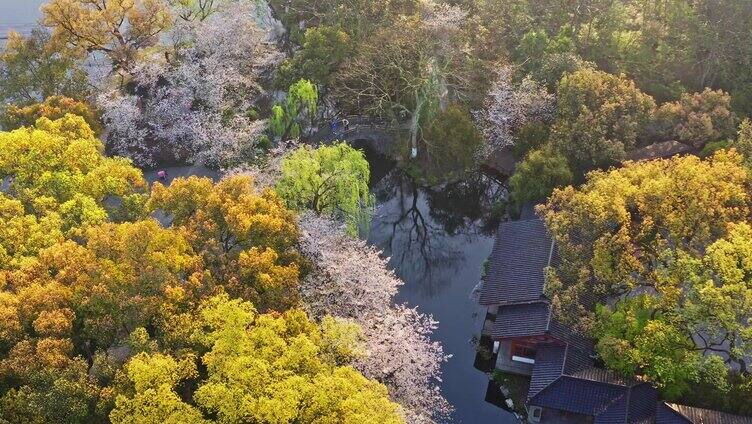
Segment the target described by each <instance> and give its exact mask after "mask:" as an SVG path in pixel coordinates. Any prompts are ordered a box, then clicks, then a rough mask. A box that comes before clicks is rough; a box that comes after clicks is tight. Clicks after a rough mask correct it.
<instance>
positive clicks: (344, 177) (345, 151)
mask: <svg viewBox="0 0 752 424" xmlns="http://www.w3.org/2000/svg"><path fill="white" fill-rule="evenodd" d="M369 178H370V170H369V168H368V162H367V161H366V159H365V157H364V156H363V153H362V152H360V151H358V150H355V149H353V148H352V147H350V146H348V145H347V144H345V143H337V144H333V145H331V146H322V147H319V148H317V149H312V148H310V147H307V146H305V147H301V148H298V149H297V150H295V151H293V152H292V153H290V154H289V156H287V157H286V158H285V159H284V160H283V162H282V177H281V178H280V180H279V182H278V183H277V186H276V189H277V193H279V195H280V197H282V198H283V199H284V200H285V203H286V204H287V205H288V206H289V207H291V208H293V209H297V210H305V209H309V210H312V211H314V212H316V213H319V214H329V215H332V216H335V217H338V218H341V219H344V220H345V221H346V222H347V223H348V227H349V229H350V231H351V233H355V232H356V231H357V225H358V223H359V221H360V215H361V214H362V213H363V211H364V209H367V208H369V207H370V205H371V198H370V194H369V191H368V181H369Z"/></svg>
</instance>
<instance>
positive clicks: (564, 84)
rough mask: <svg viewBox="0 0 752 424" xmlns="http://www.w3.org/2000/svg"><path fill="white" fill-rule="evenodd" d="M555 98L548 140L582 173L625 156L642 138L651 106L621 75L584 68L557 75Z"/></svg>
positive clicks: (649, 100) (652, 102)
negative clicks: (555, 116) (554, 119)
mask: <svg viewBox="0 0 752 424" xmlns="http://www.w3.org/2000/svg"><path fill="white" fill-rule="evenodd" d="M556 101H557V118H556V122H555V123H554V125H553V127H552V129H551V140H552V141H553V142H554V144H555V146H556V148H557V150H558V151H560V152H561V153H562V154H564V156H565V157H566V158H567V159H568V160H569V163H570V164H571V165H572V167H573V169H574V170H575V171H576V172H577V173H579V174H580V175H582V174H583V173H585V172H587V171H589V170H592V169H595V168H606V167H608V166H611V165H614V164H616V163H618V162H619V161H621V160H623V159H624V157H625V153H626V152H627V151H629V150H630V149H632V148H634V147H635V146H637V145H638V143H639V142H640V141H642V137H643V134H644V128H645V127H646V125H647V124H648V123H649V122H650V120H651V119H652V114H653V111H654V109H655V102H654V101H653V99H652V97H650V96H649V95H647V94H644V93H642V92H641V91H640V90H639V89H638V88H637V87H636V86H635V84H634V82H633V81H630V80H629V79H627V78H626V77H625V76H623V75H621V76H617V75H611V74H608V73H605V72H602V71H596V70H592V69H587V68H586V69H582V70H579V71H577V72H575V73H573V74H567V75H565V76H564V77H563V78H562V79H561V81H560V82H559V86H558V89H557V95H556Z"/></svg>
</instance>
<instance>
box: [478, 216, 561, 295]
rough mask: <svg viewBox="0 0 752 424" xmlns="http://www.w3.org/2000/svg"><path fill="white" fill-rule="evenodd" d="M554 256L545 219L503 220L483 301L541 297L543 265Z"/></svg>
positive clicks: (497, 236)
mask: <svg viewBox="0 0 752 424" xmlns="http://www.w3.org/2000/svg"><path fill="white" fill-rule="evenodd" d="M555 259H556V249H555V248H554V246H553V242H552V240H551V237H550V236H549V235H548V232H547V231H546V226H545V225H544V224H543V221H541V220H540V219H538V218H535V219H528V220H520V221H508V222H503V223H502V224H501V225H500V226H499V231H498V232H497V234H496V241H495V243H494V247H493V250H492V251H491V256H490V257H489V268H488V274H487V275H486V279H485V283H484V284H483V290H482V291H481V294H480V304H481V305H497V304H505V303H517V302H531V301H537V300H540V298H541V296H542V295H543V284H544V268H545V267H547V266H548V265H549V261H550V260H554V261H555Z"/></svg>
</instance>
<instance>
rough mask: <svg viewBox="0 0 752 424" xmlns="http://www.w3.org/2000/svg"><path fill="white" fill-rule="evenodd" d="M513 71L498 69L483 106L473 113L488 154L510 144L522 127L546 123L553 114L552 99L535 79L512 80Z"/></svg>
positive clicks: (553, 104)
mask: <svg viewBox="0 0 752 424" xmlns="http://www.w3.org/2000/svg"><path fill="white" fill-rule="evenodd" d="M513 77H514V68H513V67H511V66H507V65H505V66H502V67H500V68H499V69H498V71H497V76H496V79H495V80H494V82H493V84H492V86H491V89H490V90H489V92H488V95H487V96H486V102H485V107H484V109H483V110H481V111H480V112H478V113H477V114H476V118H477V119H478V121H479V124H480V127H481V128H482V129H483V135H484V136H485V138H486V141H487V143H486V145H487V146H488V149H489V152H487V153H490V152H495V151H498V150H500V149H503V148H505V147H509V146H512V145H514V135H515V132H516V131H517V130H519V129H520V128H521V127H522V126H524V125H525V124H528V123H530V122H533V121H541V122H548V121H550V120H552V119H553V117H554V113H555V107H556V103H555V98H554V95H553V94H550V93H548V92H547V91H546V88H545V87H544V86H541V85H540V84H538V83H537V82H535V80H533V79H532V78H529V77H525V78H524V79H523V80H522V82H520V83H519V84H515V83H514V81H513Z"/></svg>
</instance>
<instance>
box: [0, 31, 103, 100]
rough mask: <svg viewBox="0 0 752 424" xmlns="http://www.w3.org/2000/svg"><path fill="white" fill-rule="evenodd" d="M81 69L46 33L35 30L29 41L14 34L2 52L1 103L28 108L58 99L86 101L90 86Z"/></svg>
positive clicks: (68, 53)
mask: <svg viewBox="0 0 752 424" xmlns="http://www.w3.org/2000/svg"><path fill="white" fill-rule="evenodd" d="M81 65H82V64H81V61H80V60H79V59H78V57H77V56H76V55H74V54H73V53H72V52H71V51H70V50H68V49H66V48H64V47H61V46H60V44H59V43H55V42H52V41H51V39H50V35H49V33H48V32H47V31H45V30H44V29H41V28H35V29H34V30H32V32H31V35H30V36H29V37H23V36H21V35H20V34H18V33H15V32H11V33H10V34H9V35H8V40H7V41H6V43H5V47H4V48H3V50H2V51H0V100H2V102H3V103H10V104H18V105H27V104H31V103H35V102H41V101H42V100H44V99H46V98H48V97H50V96H57V95H62V96H67V97H72V98H74V99H83V98H85V97H86V96H87V95H88V93H89V85H88V79H87V76H86V72H85V71H84V70H83V68H82V66H81Z"/></svg>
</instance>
